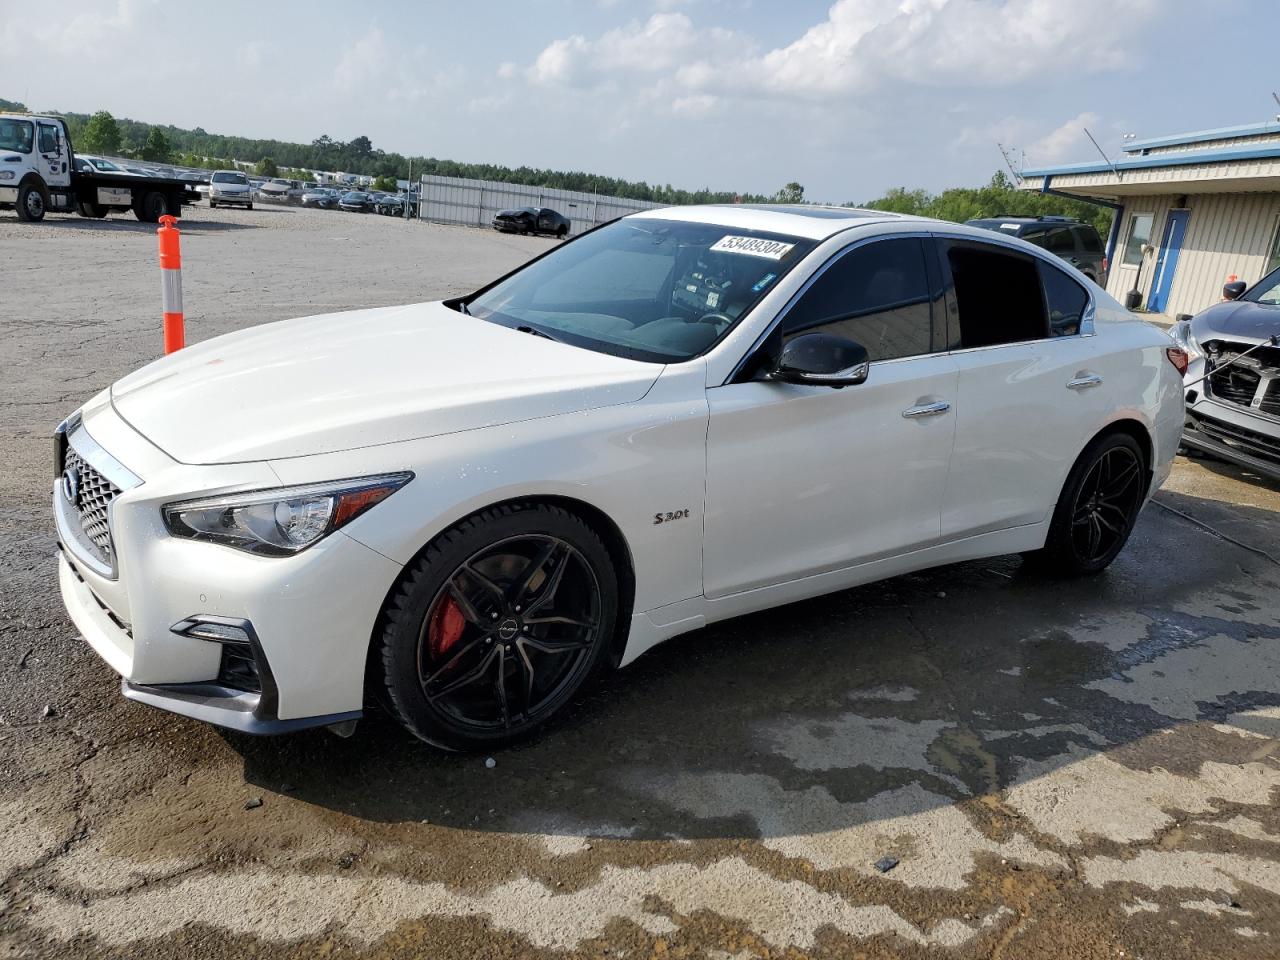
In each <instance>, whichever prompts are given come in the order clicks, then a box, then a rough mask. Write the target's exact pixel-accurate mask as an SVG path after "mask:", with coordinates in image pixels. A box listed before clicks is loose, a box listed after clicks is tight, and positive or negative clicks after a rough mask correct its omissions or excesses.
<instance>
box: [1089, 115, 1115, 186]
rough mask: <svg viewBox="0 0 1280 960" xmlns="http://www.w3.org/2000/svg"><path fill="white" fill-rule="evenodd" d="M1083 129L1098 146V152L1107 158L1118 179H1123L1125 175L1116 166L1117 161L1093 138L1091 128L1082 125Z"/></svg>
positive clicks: (1095, 145) (1090, 140)
mask: <svg viewBox="0 0 1280 960" xmlns="http://www.w3.org/2000/svg"><path fill="white" fill-rule="evenodd" d="M1081 129H1082V130H1084V135H1085V136H1086V137H1088V138H1089V142H1090V143H1092V144H1093V145H1094V147H1096V148H1097V150H1098V153H1099V154H1101V155H1102V159H1103V160H1105V161H1106V162H1107V165H1108V166H1110V167H1111V172H1112V173H1114V174H1115V175H1116V179H1117V180H1123V179H1124V176H1123V175H1122V174H1121V173H1120V169H1119V168H1118V167H1117V166H1116V164H1115V161H1114V160H1112V159H1111V158H1110V157H1108V156H1107V154H1106V151H1104V150H1103V149H1102V148H1101V147H1099V146H1098V141H1097V140H1095V139H1093V134H1092V133H1090V132H1089V128H1088V127H1081Z"/></svg>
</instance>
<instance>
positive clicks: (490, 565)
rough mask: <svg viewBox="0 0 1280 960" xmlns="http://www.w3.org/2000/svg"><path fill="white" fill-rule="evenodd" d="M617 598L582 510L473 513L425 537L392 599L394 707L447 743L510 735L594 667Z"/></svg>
mask: <svg viewBox="0 0 1280 960" xmlns="http://www.w3.org/2000/svg"><path fill="white" fill-rule="evenodd" d="M617 609H618V604H617V579H616V577H615V575H614V571H613V569H612V565H611V563H610V560H609V555H608V551H607V550H606V549H605V547H604V545H603V543H602V542H601V541H600V539H599V537H598V536H596V535H595V533H594V531H592V530H591V528H590V527H588V526H587V525H586V524H585V523H584V522H583V521H582V520H581V519H580V518H578V517H576V516H574V515H573V514H570V513H568V512H567V511H564V510H561V509H559V508H557V507H550V506H546V505H532V506H524V507H522V506H515V507H503V508H496V509H495V510H492V511H485V512H484V513H481V514H478V515H476V516H475V517H472V518H470V519H468V520H466V521H464V522H463V523H462V524H459V525H458V526H457V527H454V528H453V529H452V530H450V531H448V532H446V533H445V534H442V535H441V537H439V538H437V541H435V542H433V544H432V545H431V546H430V547H428V549H427V550H426V551H425V552H424V555H423V556H422V557H421V558H420V559H419V561H417V562H416V563H415V564H414V565H412V568H411V571H410V573H409V575H408V577H407V579H406V582H405V584H404V585H403V586H402V588H401V590H400V591H399V592H398V594H397V595H396V596H394V597H393V598H392V602H391V603H390V604H389V607H388V610H387V613H386V617H385V619H386V628H385V629H384V632H383V665H384V673H385V678H386V682H387V688H388V692H389V694H390V696H391V700H392V704H393V706H394V708H395V711H396V713H398V714H399V716H400V719H401V720H402V722H404V724H405V725H406V726H407V727H408V728H409V729H410V730H411V731H412V732H413V733H415V734H416V735H417V736H419V737H421V738H422V739H424V740H427V741H429V742H431V743H435V744H438V745H441V746H445V747H450V748H457V749H469V748H477V747H482V746H493V745H497V744H500V743H505V742H509V741H512V740H516V739H519V738H520V737H522V736H525V735H527V734H528V733H531V732H532V731H533V730H535V729H536V728H537V727H539V726H540V725H541V724H542V723H543V722H545V721H546V720H547V719H549V718H550V717H551V716H552V714H554V713H555V712H556V711H557V710H559V709H560V708H561V707H562V706H564V704H565V703H566V702H567V701H568V700H569V699H570V698H571V697H572V696H573V694H574V693H575V692H576V691H577V690H578V688H579V687H580V686H581V685H582V684H583V683H584V682H585V681H586V679H587V678H588V677H589V676H590V675H591V674H592V672H593V671H594V670H595V668H596V667H597V665H598V664H599V663H600V661H601V659H602V653H603V651H604V650H605V649H606V648H607V646H608V641H609V639H610V638H611V637H612V635H613V630H614V625H615V622H616V619H617Z"/></svg>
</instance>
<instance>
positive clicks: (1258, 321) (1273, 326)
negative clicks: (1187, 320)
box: [1191, 300, 1280, 343]
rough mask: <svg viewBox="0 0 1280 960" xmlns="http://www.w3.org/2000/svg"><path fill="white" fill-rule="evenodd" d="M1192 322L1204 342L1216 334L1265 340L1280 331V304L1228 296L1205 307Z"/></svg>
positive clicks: (1233, 337)
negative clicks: (1276, 305)
mask: <svg viewBox="0 0 1280 960" xmlns="http://www.w3.org/2000/svg"><path fill="white" fill-rule="evenodd" d="M1191 324H1192V327H1191V330H1192V333H1194V334H1195V336H1196V339H1197V340H1199V341H1200V342H1201V343H1203V342H1204V341H1205V340H1212V339H1214V338H1215V337H1226V338H1228V339H1231V340H1236V341H1241V342H1245V343H1261V342H1262V341H1263V340H1266V339H1267V338H1268V337H1270V336H1272V335H1273V334H1277V333H1280V307H1273V306H1267V305H1265V304H1261V303H1252V302H1250V301H1248V300H1228V301H1225V302H1224V303H1216V304H1214V305H1213V306H1212V307H1209V308H1208V309H1207V310H1202V311H1201V312H1200V313H1198V314H1196V316H1195V319H1193V320H1192V321H1191Z"/></svg>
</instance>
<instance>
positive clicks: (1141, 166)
mask: <svg viewBox="0 0 1280 960" xmlns="http://www.w3.org/2000/svg"><path fill="white" fill-rule="evenodd" d="M1276 158H1280V143H1264V144H1260V145H1258V146H1254V147H1218V148H1215V149H1213V150H1187V151H1185V152H1183V153H1165V154H1161V155H1159V156H1155V157H1132V158H1128V157H1126V158H1123V159H1120V160H1117V161H1115V163H1114V164H1113V163H1107V162H1105V161H1101V160H1086V161H1085V162H1084V163H1064V164H1062V165H1061V166H1057V167H1040V168H1038V169H1035V170H1023V171H1022V176H1023V177H1024V178H1025V177H1053V176H1064V175H1067V174H1073V173H1111V172H1112V168H1113V167H1114V169H1116V170H1120V171H1124V170H1150V169H1153V168H1156V167H1193V166H1196V165H1198V164H1202V163H1228V162H1230V161H1232V160H1270V159H1276Z"/></svg>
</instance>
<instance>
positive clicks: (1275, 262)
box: [1262, 217, 1280, 277]
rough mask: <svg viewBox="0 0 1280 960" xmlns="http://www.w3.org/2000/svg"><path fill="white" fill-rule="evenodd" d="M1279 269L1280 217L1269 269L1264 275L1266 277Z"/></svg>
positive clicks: (1268, 260)
mask: <svg viewBox="0 0 1280 960" xmlns="http://www.w3.org/2000/svg"><path fill="white" fill-rule="evenodd" d="M1277 267H1280V217H1277V218H1276V235H1275V238H1274V239H1273V240H1272V241H1271V256H1270V257H1268V258H1267V269H1266V270H1265V271H1264V272H1263V274H1262V275H1263V276H1264V277H1265V276H1266V275H1267V274H1268V273H1270V272H1271V271H1272V270H1274V269H1276V268H1277Z"/></svg>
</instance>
